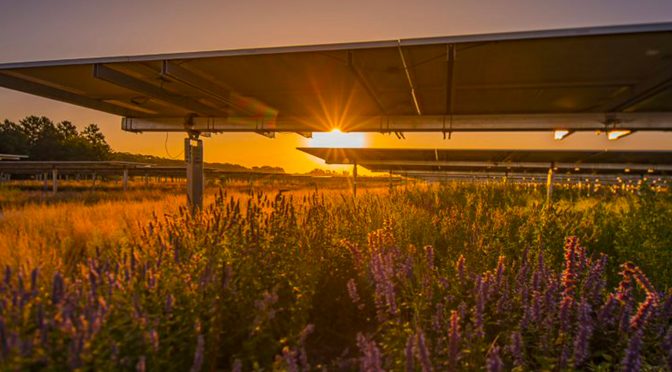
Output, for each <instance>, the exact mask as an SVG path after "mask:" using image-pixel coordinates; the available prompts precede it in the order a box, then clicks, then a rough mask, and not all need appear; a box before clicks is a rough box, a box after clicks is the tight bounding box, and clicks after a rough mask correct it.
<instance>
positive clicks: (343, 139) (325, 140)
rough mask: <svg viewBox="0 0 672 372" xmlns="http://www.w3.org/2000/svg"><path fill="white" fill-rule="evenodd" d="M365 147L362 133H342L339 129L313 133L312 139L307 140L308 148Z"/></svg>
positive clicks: (364, 137) (364, 138)
mask: <svg viewBox="0 0 672 372" xmlns="http://www.w3.org/2000/svg"><path fill="white" fill-rule="evenodd" d="M365 145H366V136H365V134H364V133H343V132H341V130H340V129H334V130H332V131H331V132H319V133H318V132H316V133H313V138H311V139H309V140H308V146H310V147H364V146H365Z"/></svg>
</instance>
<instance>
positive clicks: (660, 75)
mask: <svg viewBox="0 0 672 372" xmlns="http://www.w3.org/2000/svg"><path fill="white" fill-rule="evenodd" d="M670 87H672V68H670V66H666V67H665V68H664V69H663V70H661V71H658V72H657V73H654V74H653V75H651V76H650V77H648V78H647V79H644V80H642V81H641V82H640V83H639V84H637V85H635V86H634V87H632V89H631V90H630V94H628V95H625V96H623V97H620V98H618V99H616V100H614V101H611V102H609V103H608V104H606V105H605V106H604V107H603V109H604V110H605V111H614V112H618V111H628V109H631V108H634V107H636V106H637V105H638V104H640V103H642V102H644V101H646V100H648V99H649V98H652V97H654V96H656V95H657V94H659V93H662V92H663V91H665V90H667V89H669V88H670Z"/></svg>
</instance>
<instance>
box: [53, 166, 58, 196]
mask: <svg viewBox="0 0 672 372" xmlns="http://www.w3.org/2000/svg"><path fill="white" fill-rule="evenodd" d="M57 191H58V169H56V168H54V169H52V170H51V192H53V193H54V194H55V193H56V192H57Z"/></svg>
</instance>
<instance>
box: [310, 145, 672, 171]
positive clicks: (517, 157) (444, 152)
mask: <svg viewBox="0 0 672 372" xmlns="http://www.w3.org/2000/svg"><path fill="white" fill-rule="evenodd" d="M299 150H301V151H303V152H305V153H308V154H310V155H313V156H316V157H318V158H321V159H323V160H324V161H325V162H326V163H327V164H357V165H361V166H363V167H365V168H367V169H370V170H372V171H384V172H387V171H395V172H400V171H404V172H414V171H415V172H422V173H427V172H436V173H440V172H451V171H461V172H532V173H534V172H536V173H539V172H543V171H544V170H547V169H549V168H551V169H554V170H556V171H558V172H569V173H581V174H583V173H595V174H628V173H637V174H652V175H653V174H672V151H574V150H455V149H372V148H369V149H359V148H358V149H355V148H299Z"/></svg>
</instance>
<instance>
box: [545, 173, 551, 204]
mask: <svg viewBox="0 0 672 372" xmlns="http://www.w3.org/2000/svg"><path fill="white" fill-rule="evenodd" d="M552 197H553V166H551V167H549V168H548V177H547V178H546V202H547V203H551V198H552Z"/></svg>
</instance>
